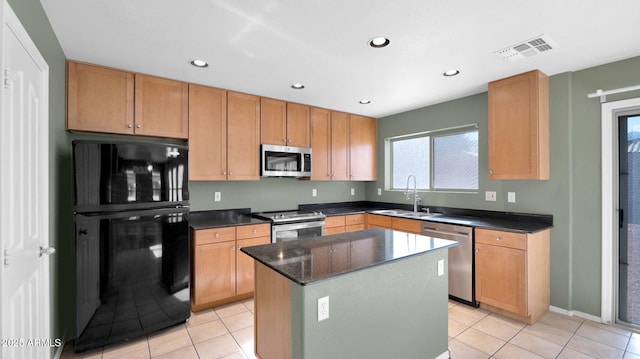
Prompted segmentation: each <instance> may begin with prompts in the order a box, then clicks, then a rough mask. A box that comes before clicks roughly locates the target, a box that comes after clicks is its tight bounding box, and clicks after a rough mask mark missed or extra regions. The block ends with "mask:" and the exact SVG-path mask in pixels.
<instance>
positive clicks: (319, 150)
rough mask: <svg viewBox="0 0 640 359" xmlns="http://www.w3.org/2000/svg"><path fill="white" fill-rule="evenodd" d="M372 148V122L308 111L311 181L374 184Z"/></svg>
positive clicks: (374, 152)
mask: <svg viewBox="0 0 640 359" xmlns="http://www.w3.org/2000/svg"><path fill="white" fill-rule="evenodd" d="M376 147H377V122H376V119H373V118H369V117H363V116H357V115H350V114H348V113H344V112H339V111H329V110H325V109H320V108H311V148H312V150H313V163H312V165H313V172H312V176H311V180H325V181H326V180H334V181H348V180H357V181H369V180H375V179H376V176H377V157H376V156H377V150H376Z"/></svg>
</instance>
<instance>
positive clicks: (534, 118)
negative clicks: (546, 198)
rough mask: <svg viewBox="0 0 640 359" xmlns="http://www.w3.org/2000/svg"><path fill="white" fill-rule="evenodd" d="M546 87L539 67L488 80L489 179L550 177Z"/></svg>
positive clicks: (545, 77)
mask: <svg viewBox="0 0 640 359" xmlns="http://www.w3.org/2000/svg"><path fill="white" fill-rule="evenodd" d="M548 88H549V85H548V78H547V76H546V75H545V74H543V73H542V72H540V71H530V72H527V73H524V74H520V75H516V76H512V77H509V78H506V79H502V80H498V81H494V82H491V83H489V132H488V141H489V178H490V179H549V105H548V102H549V90H548Z"/></svg>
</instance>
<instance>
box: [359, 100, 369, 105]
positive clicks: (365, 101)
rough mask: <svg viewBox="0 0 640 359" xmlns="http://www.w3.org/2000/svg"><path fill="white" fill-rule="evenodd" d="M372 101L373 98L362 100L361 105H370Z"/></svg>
mask: <svg viewBox="0 0 640 359" xmlns="http://www.w3.org/2000/svg"><path fill="white" fill-rule="evenodd" d="M370 103H371V100H360V104H361V105H368V104H370Z"/></svg>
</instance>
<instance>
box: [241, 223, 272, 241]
mask: <svg viewBox="0 0 640 359" xmlns="http://www.w3.org/2000/svg"><path fill="white" fill-rule="evenodd" d="M270 236H271V225H270V224H269V223H264V224H252V225H249V226H238V227H236V237H238V239H245V238H256V237H270Z"/></svg>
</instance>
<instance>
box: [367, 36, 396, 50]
mask: <svg viewBox="0 0 640 359" xmlns="http://www.w3.org/2000/svg"><path fill="white" fill-rule="evenodd" d="M390 43H391V40H389V39H387V38H386V37H382V36H378V37H374V38H373V39H371V40H369V46H371V47H373V48H376V49H379V48H382V47H386V46H389V44H390Z"/></svg>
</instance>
